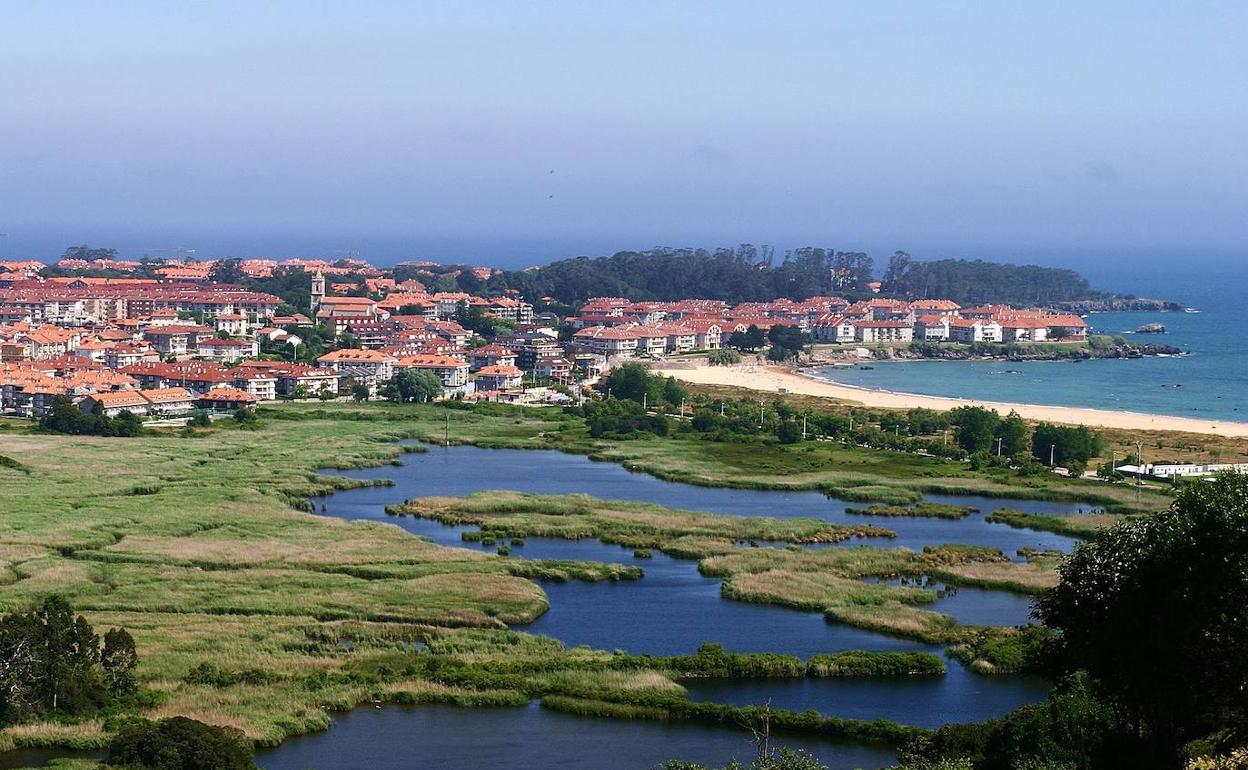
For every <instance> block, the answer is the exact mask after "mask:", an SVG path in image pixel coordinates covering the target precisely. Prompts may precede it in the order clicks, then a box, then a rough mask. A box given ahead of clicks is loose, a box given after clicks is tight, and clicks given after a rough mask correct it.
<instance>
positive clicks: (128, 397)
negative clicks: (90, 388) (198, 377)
mask: <svg viewBox="0 0 1248 770" xmlns="http://www.w3.org/2000/svg"><path fill="white" fill-rule="evenodd" d="M78 405H79V407H80V408H81V409H82V410H83V411H85V412H98V413H100V414H103V415H105V416H108V417H116V416H117V415H119V414H121V413H122V412H131V413H132V414H137V415H140V416H141V415H153V416H158V417H163V416H167V415H178V414H185V413H187V412H189V411H191V410H192V409H194V408H195V396H194V394H192V393H191V392H190V391H189V390H187V389H186V388H156V389H154V390H118V391H109V392H106V393H92V394H91V395H89V396H86V397H84V398H83V399H82V401H80V402H79V404H78Z"/></svg>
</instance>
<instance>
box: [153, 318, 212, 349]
mask: <svg viewBox="0 0 1248 770" xmlns="http://www.w3.org/2000/svg"><path fill="white" fill-rule="evenodd" d="M215 334H216V332H214V331H213V330H212V329H211V328H209V327H207V326H195V325H182V324H178V325H171V326H149V327H148V328H147V329H145V330H144V331H143V338H144V339H146V340H147V341H148V342H149V343H150V344H151V346H152V348H154V349H155V350H156V352H158V353H160V354H161V355H165V356H184V355H187V354H188V353H190V352H192V351H194V350H196V349H197V348H198V347H199V342H200V340H206V339H211V338H212V337H213V336H214V335H215Z"/></svg>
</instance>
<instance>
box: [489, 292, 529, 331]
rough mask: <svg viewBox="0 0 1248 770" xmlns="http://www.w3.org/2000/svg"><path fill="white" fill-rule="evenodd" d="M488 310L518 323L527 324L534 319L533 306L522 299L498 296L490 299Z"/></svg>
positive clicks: (493, 314)
mask: <svg viewBox="0 0 1248 770" xmlns="http://www.w3.org/2000/svg"><path fill="white" fill-rule="evenodd" d="M486 310H487V311H488V312H489V314H490V315H492V316H496V317H498V318H504V319H506V320H508V321H514V322H515V323H518V324H527V323H532V321H533V306H532V305H530V304H529V303H527V302H525V301H524V300H522V299H512V298H511V297H496V298H494V299H492V300H490V304H489V306H488V307H487V308H486Z"/></svg>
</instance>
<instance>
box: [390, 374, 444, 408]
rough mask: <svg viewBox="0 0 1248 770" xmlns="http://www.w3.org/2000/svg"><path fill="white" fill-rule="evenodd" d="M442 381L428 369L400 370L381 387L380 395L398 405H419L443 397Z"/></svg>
mask: <svg viewBox="0 0 1248 770" xmlns="http://www.w3.org/2000/svg"><path fill="white" fill-rule="evenodd" d="M442 390H443V386H442V380H441V379H439V378H438V376H437V375H436V374H434V373H433V372H430V371H428V370H426V369H400V370H399V371H397V372H395V373H394V376H393V377H391V378H390V380H389V381H388V382H387V383H386V384H384V385H382V386H381V390H380V395H381V397H382V398H384V399H386V400H387V401H393V402H395V403H398V404H419V403H424V402H426V401H433V400H434V399H436V398H438V397H439V396H441V395H442Z"/></svg>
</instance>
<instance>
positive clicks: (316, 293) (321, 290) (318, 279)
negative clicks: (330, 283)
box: [312, 270, 325, 318]
mask: <svg viewBox="0 0 1248 770" xmlns="http://www.w3.org/2000/svg"><path fill="white" fill-rule="evenodd" d="M323 299H325V276H324V275H323V274H322V273H321V271H320V270H317V271H316V275H314V276H312V317H313V318H316V313H317V311H318V310H320V309H321V300H323Z"/></svg>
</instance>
